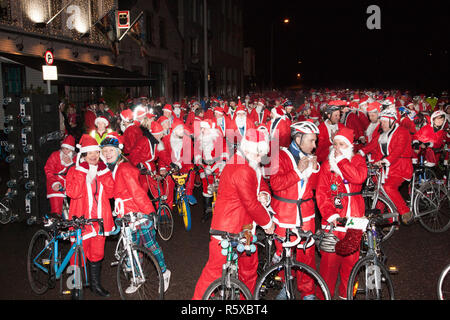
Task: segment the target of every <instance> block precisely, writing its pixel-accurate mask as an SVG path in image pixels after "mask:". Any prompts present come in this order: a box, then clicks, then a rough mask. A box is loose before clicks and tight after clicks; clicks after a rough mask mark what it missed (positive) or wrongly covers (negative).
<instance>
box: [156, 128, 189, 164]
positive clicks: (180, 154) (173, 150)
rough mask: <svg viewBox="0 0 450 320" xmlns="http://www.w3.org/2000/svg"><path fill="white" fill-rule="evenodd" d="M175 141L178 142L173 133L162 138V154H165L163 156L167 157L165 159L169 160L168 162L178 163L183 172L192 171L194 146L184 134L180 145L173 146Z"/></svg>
mask: <svg viewBox="0 0 450 320" xmlns="http://www.w3.org/2000/svg"><path fill="white" fill-rule="evenodd" d="M175 141H178V140H176V137H175V135H174V134H173V131H171V132H170V133H169V134H168V135H166V136H164V137H163V138H162V142H163V143H164V148H165V151H164V152H167V154H166V155H165V156H166V157H167V158H166V159H169V161H170V162H174V163H176V162H178V163H179V164H180V165H181V169H182V170H183V171H187V170H190V169H192V168H193V167H194V164H193V158H194V144H193V142H192V139H191V138H190V137H189V136H187V135H186V134H185V135H183V138H182V142H181V143H180V145H178V146H177V145H175ZM180 147H181V148H180Z"/></svg>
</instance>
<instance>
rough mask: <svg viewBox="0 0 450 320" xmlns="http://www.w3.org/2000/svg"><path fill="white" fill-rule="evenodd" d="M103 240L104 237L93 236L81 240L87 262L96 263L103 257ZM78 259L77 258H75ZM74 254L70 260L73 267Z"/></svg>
mask: <svg viewBox="0 0 450 320" xmlns="http://www.w3.org/2000/svg"><path fill="white" fill-rule="evenodd" d="M105 239H106V237H104V236H99V235H97V236H95V237H92V238H89V239H86V240H83V251H84V254H85V257H86V259H87V260H89V261H91V262H98V261H100V260H102V259H103V257H104V256H105ZM77 259H78V257H77ZM74 261H75V254H74V255H73V256H72V258H70V264H71V265H74Z"/></svg>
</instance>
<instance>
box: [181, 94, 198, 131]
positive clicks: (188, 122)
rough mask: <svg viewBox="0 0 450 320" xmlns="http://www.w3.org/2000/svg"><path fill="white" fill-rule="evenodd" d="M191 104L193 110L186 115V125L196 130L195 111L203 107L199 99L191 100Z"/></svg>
mask: <svg viewBox="0 0 450 320" xmlns="http://www.w3.org/2000/svg"><path fill="white" fill-rule="evenodd" d="M190 105H191V110H190V111H189V112H188V114H187V117H186V122H185V123H186V125H187V126H188V128H190V129H191V130H192V131H194V128H193V125H194V120H195V117H196V115H195V111H196V110H197V109H199V108H200V109H202V108H201V106H200V103H198V102H197V101H191V102H190Z"/></svg>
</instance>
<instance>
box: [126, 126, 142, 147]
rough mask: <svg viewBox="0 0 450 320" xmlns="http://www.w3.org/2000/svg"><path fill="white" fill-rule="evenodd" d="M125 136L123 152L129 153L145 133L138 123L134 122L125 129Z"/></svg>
mask: <svg viewBox="0 0 450 320" xmlns="http://www.w3.org/2000/svg"><path fill="white" fill-rule="evenodd" d="M122 137H123V153H124V154H126V155H127V154H129V153H130V152H131V150H133V148H134V146H135V145H136V143H137V142H138V140H139V139H140V138H141V137H143V133H142V130H141V128H140V127H139V125H138V124H136V123H134V124H132V125H131V126H129V127H128V128H126V129H125V132H124V133H123V135H122Z"/></svg>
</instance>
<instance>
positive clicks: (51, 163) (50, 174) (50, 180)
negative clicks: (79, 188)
mask: <svg viewBox="0 0 450 320" xmlns="http://www.w3.org/2000/svg"><path fill="white" fill-rule="evenodd" d="M75 159H76V157H73V159H72V163H69V164H65V163H64V162H63V161H62V160H61V150H58V151H55V152H53V153H52V154H51V155H50V157H48V159H47V162H46V163H45V166H44V172H45V177H46V184H47V198H53V197H62V198H65V197H66V193H65V191H55V190H53V186H54V185H56V184H57V183H60V184H61V185H62V186H63V188H65V187H66V174H67V172H68V168H69V166H70V165H71V164H73V163H75Z"/></svg>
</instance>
